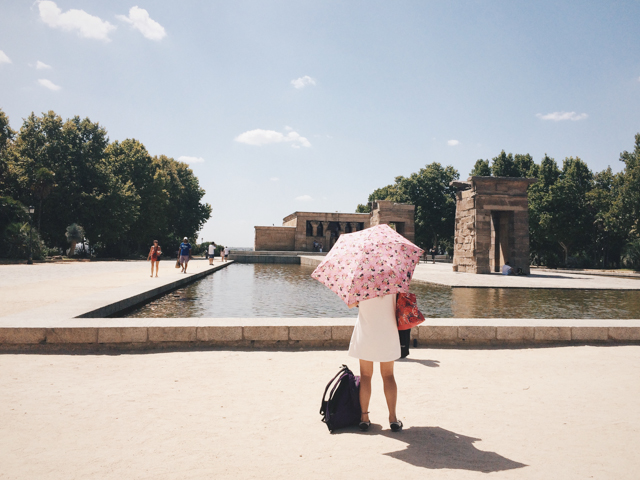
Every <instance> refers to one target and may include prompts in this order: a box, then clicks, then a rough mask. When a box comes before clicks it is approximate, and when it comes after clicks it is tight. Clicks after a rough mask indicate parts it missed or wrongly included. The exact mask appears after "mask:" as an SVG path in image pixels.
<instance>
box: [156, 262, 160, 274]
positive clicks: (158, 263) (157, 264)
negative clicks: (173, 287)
mask: <svg viewBox="0 0 640 480" xmlns="http://www.w3.org/2000/svg"><path fill="white" fill-rule="evenodd" d="M158 266H160V262H159V261H157V260H156V277H157V276H158Z"/></svg>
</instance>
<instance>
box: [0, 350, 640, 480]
mask: <svg viewBox="0 0 640 480" xmlns="http://www.w3.org/2000/svg"><path fill="white" fill-rule="evenodd" d="M342 363H347V364H349V365H350V366H352V367H356V362H355V361H354V360H353V359H351V358H349V357H348V356H347V355H346V352H344V351H305V352H269V351H251V352H247V351H196V352H165V353H154V354H123V355H28V354H22V355H14V354H4V355H0V478H3V479H5V478H6V479H18V478H19V479H35V478H38V479H86V478H99V479H111V478H113V479H165V478H166V479H200V478H207V479H210V478H234V479H244V478H278V479H280V478H285V479H287V478H292V479H293V478H295V479H300V478H303V479H327V478H331V479H347V478H349V479H353V478H367V479H385V480H388V479H390V478H403V479H407V478H408V479H413V478H416V479H417V478H421V479H422V478H429V479H441V478H447V479H449V478H455V479H474V478H487V476H488V474H489V475H490V476H491V478H505V479H588V478H596V479H637V478H638V476H639V474H638V471H640V456H639V455H638V453H637V451H638V446H639V445H640V413H639V408H638V398H640V382H639V381H638V378H640V346H617V347H588V346H582V347H556V348H535V349H501V350H495V349H491V350H481V349H478V350H471V349H466V350H455V349H415V350H412V354H411V356H410V357H409V359H408V360H406V361H399V362H398V363H397V364H396V375H397V380H398V384H399V389H400V401H399V409H398V411H399V415H400V418H401V419H402V420H403V421H404V423H405V430H404V431H403V432H401V433H398V434H394V433H391V432H390V431H389V426H388V423H387V421H386V417H387V413H386V407H385V403H384V397H383V394H382V388H381V380H380V377H379V376H378V377H376V378H375V379H374V385H373V388H374V393H373V399H372V405H371V412H372V414H371V416H372V421H373V423H374V425H373V426H372V431H370V432H368V433H365V434H363V433H360V432H358V431H357V430H356V429H350V430H344V431H342V432H341V433H337V434H333V435H331V434H329V432H328V430H327V428H326V426H325V425H324V424H323V423H321V422H320V416H319V415H318V409H319V406H320V396H321V394H322V391H323V389H324V386H325V384H326V382H327V381H328V380H329V379H330V377H331V376H332V375H333V374H334V373H335V372H336V371H337V369H338V368H339V366H340V365H341V364H342ZM354 370H357V368H354Z"/></svg>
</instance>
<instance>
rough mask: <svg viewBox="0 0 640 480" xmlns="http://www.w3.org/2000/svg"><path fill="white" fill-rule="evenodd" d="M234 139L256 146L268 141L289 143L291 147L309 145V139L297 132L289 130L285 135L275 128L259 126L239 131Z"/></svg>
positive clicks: (265, 143)
mask: <svg viewBox="0 0 640 480" xmlns="http://www.w3.org/2000/svg"><path fill="white" fill-rule="evenodd" d="M235 141H236V142H239V143H246V144H247V145H255V146H257V147H261V146H262V145H268V144H270V143H291V147H293V148H300V147H301V146H302V147H310V146H311V143H309V140H307V139H306V138H305V137H302V136H300V134H299V133H298V132H289V133H287V134H286V135H285V134H284V133H280V132H276V131H275V130H262V129H261V128H258V129H256V130H249V131H248V132H244V133H241V134H240V135H238V136H237V137H236V138H235Z"/></svg>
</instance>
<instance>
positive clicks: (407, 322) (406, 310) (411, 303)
mask: <svg viewBox="0 0 640 480" xmlns="http://www.w3.org/2000/svg"><path fill="white" fill-rule="evenodd" d="M396 320H397V322H398V330H409V329H411V328H413V327H415V326H418V325H420V324H421V323H422V322H424V315H422V312H421V311H420V310H418V302H417V301H416V295H415V293H398V298H397V300H396Z"/></svg>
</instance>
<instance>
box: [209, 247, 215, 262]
mask: <svg viewBox="0 0 640 480" xmlns="http://www.w3.org/2000/svg"><path fill="white" fill-rule="evenodd" d="M215 254H216V244H215V242H211V243H210V244H209V265H213V257H214V255H215Z"/></svg>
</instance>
